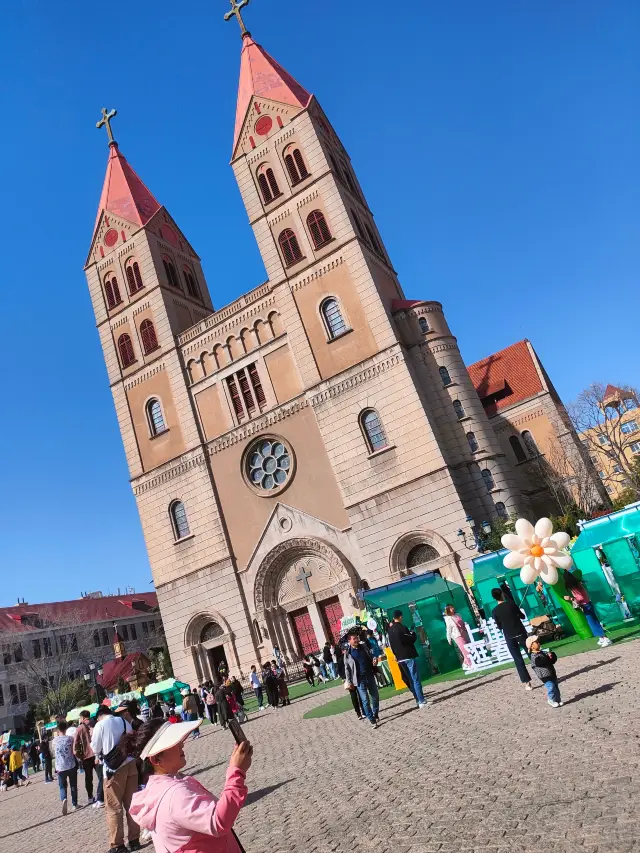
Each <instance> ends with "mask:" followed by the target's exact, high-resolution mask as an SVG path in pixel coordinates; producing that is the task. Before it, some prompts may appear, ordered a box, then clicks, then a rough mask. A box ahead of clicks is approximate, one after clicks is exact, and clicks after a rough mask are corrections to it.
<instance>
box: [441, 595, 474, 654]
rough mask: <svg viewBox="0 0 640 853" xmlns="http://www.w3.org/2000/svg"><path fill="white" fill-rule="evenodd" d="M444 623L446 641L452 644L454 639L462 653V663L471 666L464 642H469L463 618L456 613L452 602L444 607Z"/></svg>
mask: <svg viewBox="0 0 640 853" xmlns="http://www.w3.org/2000/svg"><path fill="white" fill-rule="evenodd" d="M444 623H445V625H446V626H447V642H448V643H449V645H452V644H453V642H454V641H455V643H456V645H457V646H458V648H459V649H460V653H461V654H462V659H463V662H464V665H465V666H471V658H470V657H469V652H468V651H467V649H466V647H465V643H468V642H469V635H468V634H467V629H466V627H465V624H464V619H463V618H462V616H460V614H459V613H456V609H455V607H454V606H453V604H447V606H446V607H445V609H444Z"/></svg>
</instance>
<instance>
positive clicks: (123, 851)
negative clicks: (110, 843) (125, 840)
mask: <svg viewBox="0 0 640 853" xmlns="http://www.w3.org/2000/svg"><path fill="white" fill-rule="evenodd" d="M107 853H129V851H128V850H127V847H126V845H125V844H121V845H120V846H119V847H110V848H109V850H108V851H107Z"/></svg>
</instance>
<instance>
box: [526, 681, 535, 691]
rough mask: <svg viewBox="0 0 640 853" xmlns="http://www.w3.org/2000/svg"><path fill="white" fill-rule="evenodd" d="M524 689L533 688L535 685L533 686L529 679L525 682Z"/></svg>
mask: <svg viewBox="0 0 640 853" xmlns="http://www.w3.org/2000/svg"><path fill="white" fill-rule="evenodd" d="M524 689H525V690H533V687H532V686H531V682H530V681H528V682H527V683H526V684H525V686H524Z"/></svg>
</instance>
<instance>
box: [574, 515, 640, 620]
mask: <svg viewBox="0 0 640 853" xmlns="http://www.w3.org/2000/svg"><path fill="white" fill-rule="evenodd" d="M580 526H581V528H582V529H581V533H580V535H579V536H578V538H577V540H576V542H575V544H574V545H573V548H572V549H571V556H572V557H573V562H574V563H575V564H576V566H577V568H579V569H580V571H581V572H582V577H583V578H584V581H585V583H586V586H587V589H588V590H589V594H590V596H591V599H592V601H593V602H594V605H595V609H596V612H597V614H598V618H599V619H600V621H601V622H603V623H605V624H606V623H611V622H620V621H622V620H623V619H624V617H625V608H624V606H621V604H622V602H624V603H625V604H626V605H627V607H628V609H629V611H630V613H631V615H632V616H636V617H637V616H640V503H635V504H631V505H630V506H627V507H625V508H624V509H622V510H620V511H619V512H612V513H610V514H609V515H603V516H600V517H599V518H594V519H593V520H592V521H585V522H582V523H581V525H580ZM616 587H617V588H616ZM618 590H619V592H618ZM620 596H621V598H620Z"/></svg>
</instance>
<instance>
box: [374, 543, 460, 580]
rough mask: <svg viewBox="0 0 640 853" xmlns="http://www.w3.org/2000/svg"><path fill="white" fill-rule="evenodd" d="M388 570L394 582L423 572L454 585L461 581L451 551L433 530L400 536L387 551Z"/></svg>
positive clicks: (447, 544) (453, 553)
mask: <svg viewBox="0 0 640 853" xmlns="http://www.w3.org/2000/svg"><path fill="white" fill-rule="evenodd" d="M389 568H390V569H391V575H392V577H394V578H395V579H396V580H397V579H398V578H400V577H405V576H407V575H421V574H424V573H426V572H432V573H433V574H438V575H441V576H442V577H444V578H448V579H449V580H452V581H454V582H456V583H460V579H461V575H460V569H459V567H458V563H457V560H456V555H455V552H454V550H453V548H452V547H451V546H450V545H449V543H448V542H447V540H446V539H445V538H444V537H443V536H440V534H438V533H436V532H435V531H433V530H412V531H410V532H409V533H403V535H402V536H400V537H399V538H398V539H397V540H396V542H395V543H394V545H393V547H392V548H391V553H390V555H389Z"/></svg>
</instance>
